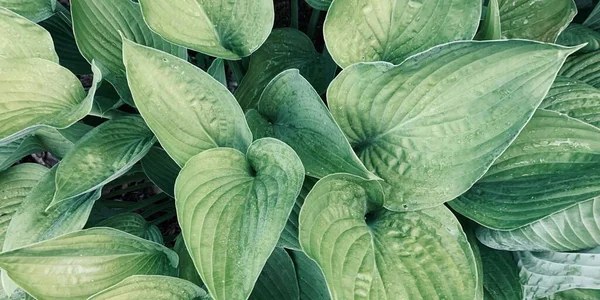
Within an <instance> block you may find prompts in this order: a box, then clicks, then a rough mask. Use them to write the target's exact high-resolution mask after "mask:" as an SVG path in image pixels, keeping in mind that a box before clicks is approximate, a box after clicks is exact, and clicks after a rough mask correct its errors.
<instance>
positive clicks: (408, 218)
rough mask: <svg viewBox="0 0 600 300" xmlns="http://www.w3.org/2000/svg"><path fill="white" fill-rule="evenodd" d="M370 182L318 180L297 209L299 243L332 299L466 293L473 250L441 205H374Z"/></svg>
mask: <svg viewBox="0 0 600 300" xmlns="http://www.w3.org/2000/svg"><path fill="white" fill-rule="evenodd" d="M382 204H383V193H382V191H381V188H380V186H379V184H378V183H377V182H376V181H369V182H367V181H364V180H363V179H360V178H359V177H356V176H352V175H346V174H334V175H329V176H327V177H325V178H323V179H321V180H320V181H319V182H318V183H317V184H316V185H315V187H314V188H313V190H312V191H311V192H310V194H308V197H307V198H306V202H305V203H304V206H303V207H302V211H301V212H300V245H301V246H302V249H303V251H304V252H305V253H306V255H308V257H310V258H312V259H314V260H315V261H316V262H317V264H318V265H319V266H320V268H321V270H323V274H324V275H325V279H326V280H327V285H328V287H329V291H330V293H331V298H332V299H355V298H364V299H473V298H474V296H475V293H476V289H477V286H476V285H477V277H478V275H477V269H476V262H475V257H474V255H473V251H472V250H471V248H470V246H469V243H468V242H467V237H466V236H465V233H464V232H463V231H462V229H461V227H460V224H459V223H458V221H457V220H456V218H455V217H454V216H453V215H452V213H451V212H450V210H448V209H447V208H445V206H443V205H441V206H437V207H435V208H432V209H427V210H420V211H416V212H404V213H397V212H392V211H389V210H386V209H384V208H382V206H381V205H382Z"/></svg>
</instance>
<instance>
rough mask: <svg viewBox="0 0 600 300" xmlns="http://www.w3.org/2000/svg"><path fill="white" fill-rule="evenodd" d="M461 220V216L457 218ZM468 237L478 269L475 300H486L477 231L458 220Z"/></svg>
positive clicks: (468, 224)
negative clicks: (484, 297)
mask: <svg viewBox="0 0 600 300" xmlns="http://www.w3.org/2000/svg"><path fill="white" fill-rule="evenodd" d="M457 217H458V218H460V217H461V216H457ZM458 221H459V222H460V223H461V225H462V228H463V231H464V232H465V235H466V236H467V242H468V243H469V246H470V247H471V250H472V251H473V256H474V257H475V264H476V268H477V274H478V275H477V287H476V291H475V297H474V300H484V299H483V295H484V290H483V264H482V263H481V252H480V251H479V243H478V242H477V237H475V231H474V230H473V226H472V224H470V223H467V222H461V220H460V219H459V220H458Z"/></svg>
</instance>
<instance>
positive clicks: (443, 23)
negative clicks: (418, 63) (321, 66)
mask: <svg viewBox="0 0 600 300" xmlns="http://www.w3.org/2000/svg"><path fill="white" fill-rule="evenodd" d="M481 3H482V1H480V0H445V1H438V0H419V1H414V0H336V1H333V3H331V6H330V7H329V11H328V12H327V18H326V19H325V25H324V28H323V31H324V36H325V43H326V44H327V48H328V49H329V51H330V53H331V56H332V57H333V59H334V60H335V61H336V62H337V64H338V65H340V66H341V67H342V68H345V67H348V66H349V65H351V64H353V63H357V62H370V61H386V62H391V63H393V64H399V63H401V62H402V61H404V60H405V59H406V58H407V57H409V56H410V55H412V54H415V53H419V52H422V51H424V50H427V49H429V48H431V47H433V46H435V45H438V44H442V43H447V42H451V41H456V40H470V39H472V38H473V36H474V35H475V32H476V31H477V26H478V25H479V17H480V15H481ZM431 20H435V22H433V21H431Z"/></svg>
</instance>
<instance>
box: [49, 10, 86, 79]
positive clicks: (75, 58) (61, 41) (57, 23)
mask: <svg viewBox="0 0 600 300" xmlns="http://www.w3.org/2000/svg"><path fill="white" fill-rule="evenodd" d="M40 25H41V26H42V27H44V28H45V29H46V30H47V31H48V32H49V33H50V35H51V36H52V40H53V41H54V48H55V49H56V53H57V54H58V59H59V61H60V65H61V66H63V67H65V68H67V69H69V70H71V72H73V73H75V74H78V75H84V74H90V73H92V69H91V68H90V63H88V62H87V60H85V58H84V57H83V55H81V53H80V52H79V49H78V48H77V43H76V42H75V35H73V25H72V23H71V14H69V13H67V12H62V11H61V12H57V13H56V14H55V15H54V16H52V17H50V18H48V19H46V20H44V21H43V22H41V23H40Z"/></svg>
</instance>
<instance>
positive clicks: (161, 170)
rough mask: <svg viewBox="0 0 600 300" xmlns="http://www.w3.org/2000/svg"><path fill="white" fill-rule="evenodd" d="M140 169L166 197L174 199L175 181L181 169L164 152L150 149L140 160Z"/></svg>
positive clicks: (155, 148)
mask: <svg viewBox="0 0 600 300" xmlns="http://www.w3.org/2000/svg"><path fill="white" fill-rule="evenodd" d="M142 168H143V169H144V173H146V176H148V179H150V180H151V181H152V182H153V183H154V184H156V186H158V187H159V188H160V189H161V190H162V191H163V192H165V193H166V194H167V195H169V196H171V197H174V196H175V191H174V190H173V189H174V188H175V180H176V179H177V175H179V171H181V168H180V167H179V166H178V165H177V163H175V162H174V161H173V159H172V158H171V157H170V156H169V154H167V152H165V150H163V149H161V148H158V147H152V148H151V149H150V151H148V154H146V156H144V158H142Z"/></svg>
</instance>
